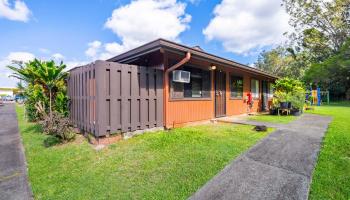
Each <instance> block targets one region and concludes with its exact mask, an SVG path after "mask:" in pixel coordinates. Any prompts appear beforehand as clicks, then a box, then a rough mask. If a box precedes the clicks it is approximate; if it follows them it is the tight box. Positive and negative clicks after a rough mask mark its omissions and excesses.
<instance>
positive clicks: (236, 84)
mask: <svg viewBox="0 0 350 200" xmlns="http://www.w3.org/2000/svg"><path fill="white" fill-rule="evenodd" d="M230 88H231V97H232V98H242V97H243V77H238V76H231V79H230Z"/></svg>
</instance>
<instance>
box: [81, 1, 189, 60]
mask: <svg viewBox="0 0 350 200" xmlns="http://www.w3.org/2000/svg"><path fill="white" fill-rule="evenodd" d="M185 8H186V4H184V3H181V2H178V1H177V0H134V1H131V3H129V4H127V5H124V6H121V7H119V8H117V9H115V10H114V11H113V13H112V16H111V17H109V18H108V19H107V21H106V23H105V27H106V28H109V29H111V30H112V31H113V32H114V33H115V34H116V35H117V36H118V37H119V38H120V39H121V43H120V44H119V43H107V44H105V45H104V49H105V52H101V55H102V56H103V57H106V56H107V55H108V53H112V54H113V55H112V56H115V55H116V54H119V53H122V52H123V51H127V50H129V49H131V48H134V47H137V46H140V45H142V44H144V43H146V42H150V41H152V40H155V39H158V38H164V39H169V40H175V41H176V40H179V39H178V37H179V35H180V33H182V32H183V31H185V30H186V29H188V28H189V25H188V24H189V22H190V21H191V16H190V15H188V14H186V13H185ZM90 44H91V43H90ZM90 48H91V47H90V46H89V49H90ZM97 48H98V49H100V48H101V45H99V46H98V47H97ZM89 49H88V50H87V52H86V54H87V55H89V56H90V57H93V56H96V54H95V53H96V52H97V51H94V50H92V49H90V50H89ZM95 49H96V48H95Z"/></svg>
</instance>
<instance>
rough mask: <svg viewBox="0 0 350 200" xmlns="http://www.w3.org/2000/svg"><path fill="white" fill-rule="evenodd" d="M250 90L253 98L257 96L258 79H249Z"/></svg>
mask: <svg viewBox="0 0 350 200" xmlns="http://www.w3.org/2000/svg"><path fill="white" fill-rule="evenodd" d="M250 92H251V93H252V95H253V97H254V98H259V81H258V80H255V79H251V81H250Z"/></svg>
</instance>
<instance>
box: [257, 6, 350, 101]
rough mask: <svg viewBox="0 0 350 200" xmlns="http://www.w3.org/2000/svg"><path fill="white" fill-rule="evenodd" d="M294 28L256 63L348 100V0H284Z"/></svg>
mask: <svg viewBox="0 0 350 200" xmlns="http://www.w3.org/2000/svg"><path fill="white" fill-rule="evenodd" d="M283 6H284V7H285V9H286V11H287V13H288V14H289V15H290V21H289V24H290V25H291V26H292V27H293V28H294V30H293V32H287V33H286V36H287V37H288V41H287V42H286V43H285V44H283V45H280V46H278V47H276V48H274V49H272V50H270V51H264V52H262V53H261V54H260V55H259V58H258V60H257V62H256V63H255V66H256V67H257V68H259V69H262V70H265V71H268V72H271V73H273V74H276V75H278V76H280V77H290V78H295V79H299V80H301V81H303V82H304V83H305V85H310V84H311V85H313V86H319V87H321V88H322V89H323V90H329V91H330V94H331V96H332V97H334V98H338V99H339V98H340V99H345V98H346V99H348V100H350V80H349V79H350V0H333V1H324V0H312V1H305V0H283Z"/></svg>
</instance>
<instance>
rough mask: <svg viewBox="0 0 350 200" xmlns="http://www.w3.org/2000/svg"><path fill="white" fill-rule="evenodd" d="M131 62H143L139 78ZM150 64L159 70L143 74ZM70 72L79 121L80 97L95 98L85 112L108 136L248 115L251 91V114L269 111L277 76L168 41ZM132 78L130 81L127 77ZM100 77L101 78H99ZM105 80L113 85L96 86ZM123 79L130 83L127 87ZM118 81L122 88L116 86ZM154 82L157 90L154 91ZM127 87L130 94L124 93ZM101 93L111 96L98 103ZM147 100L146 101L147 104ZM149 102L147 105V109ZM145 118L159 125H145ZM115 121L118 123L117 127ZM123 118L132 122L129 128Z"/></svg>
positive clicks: (69, 82) (151, 43)
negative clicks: (115, 133) (272, 85)
mask: <svg viewBox="0 0 350 200" xmlns="http://www.w3.org/2000/svg"><path fill="white" fill-rule="evenodd" d="M114 63H118V65H117V64H115V65H114ZM102 66H106V67H105V69H102V68H104V67H102ZM113 66H115V67H113ZM130 66H138V68H137V69H136V68H135V70H137V75H135V78H132V76H133V75H132V73H134V72H133V69H132V67H130ZM140 66H142V68H140ZM126 68H127V69H128V70H129V71H127V72H125V73H124V72H123V70H125V69H126ZM129 68H130V69H129ZM145 68H146V70H149V69H152V70H153V69H154V70H156V71H155V72H152V74H150V75H147V77H146V78H142V77H143V75H142V74H143V71H144V70H145ZM91 70H92V71H91ZM113 70H116V71H115V72H113ZM99 71H103V72H99ZM70 72H71V81H68V85H71V86H70V88H71V89H69V94H70V96H71V99H72V102H71V105H72V107H73V109H72V115H73V116H72V119H73V121H75V123H76V124H79V123H80V122H81V121H82V119H84V116H83V117H82V116H79V115H80V113H82V112H83V113H84V111H82V110H81V108H79V106H80V105H81V102H79V99H91V101H89V102H86V106H85V107H83V110H84V109H85V108H86V109H87V110H90V111H88V112H85V113H86V117H87V118H88V119H90V120H85V121H88V123H89V124H93V126H96V125H97V126H100V124H101V123H103V124H104V125H103V126H104V127H107V128H102V129H100V131H98V132H99V133H98V134H95V135H96V136H103V135H105V134H104V133H103V132H106V131H107V132H110V133H112V132H119V131H120V132H125V131H133V130H139V129H146V128H151V127H157V126H162V127H166V128H171V127H177V126H182V125H185V124H187V123H192V122H198V121H204V120H210V119H214V118H218V117H224V116H232V115H240V114H244V113H247V110H248V104H247V99H248V96H247V95H248V93H251V95H252V97H253V99H254V103H253V106H252V108H251V110H250V111H251V112H260V111H267V110H268V109H269V103H270V100H271V99H270V97H272V87H271V84H272V83H273V82H274V81H275V80H276V79H277V78H278V77H276V76H275V75H272V74H269V73H267V72H264V71H261V70H259V69H256V68H253V67H249V66H247V65H244V64H240V63H237V62H235V61H232V60H228V59H225V58H221V57H219V56H216V55H213V54H210V53H207V52H205V51H204V50H202V49H201V48H200V47H198V46H196V47H188V46H184V45H182V44H178V43H175V42H172V41H168V40H164V39H158V40H155V41H152V42H149V43H147V44H145V45H142V46H140V47H137V48H135V49H132V50H130V51H128V52H125V53H123V54H120V55H118V56H115V57H113V58H110V59H108V60H107V61H96V62H95V65H94V64H90V65H87V66H82V67H78V68H75V69H72V70H71V71H70ZM119 72H120V74H119V75H118V73H119ZM135 73H136V72H135ZM149 73H151V72H149ZM98 74H101V75H98ZM106 74H107V75H106ZM129 76H130V79H127V78H126V77H129ZM84 77H85V79H84ZM98 77H100V79H101V80H98ZM118 77H119V78H118ZM140 77H141V78H140ZM144 79H146V80H144ZM74 80H75V82H74ZM81 80H83V82H81ZM84 80H87V82H86V81H85V82H84ZM126 80H127V81H126ZM143 80H144V81H143ZM79 81H80V82H79ZM101 82H108V83H107V85H106V84H105V83H103V84H104V85H103V86H102V84H100V86H98V85H97V84H98V83H101ZM124 82H125V83H126V85H124V86H122V85H123V84H124ZM143 82H144V83H145V84H144V86H143V85H142V83H143ZM84 83H86V84H87V85H86V86H82V87H83V88H84V87H87V88H88V89H86V90H85V94H84V89H83V92H82V93H81V94H80V96H85V97H79V96H77V95H75V93H77V91H75V90H74V88H77V89H78V90H80V86H81V84H84ZM117 85H118V88H119V89H113V88H114V87H117ZM119 85H120V87H119ZM153 86H154V90H150V88H151V87H153ZM72 88H73V89H72ZM125 88H128V89H125ZM145 88H146V89H147V88H148V89H147V91H148V92H146V93H147V94H148V95H153V96H152V97H150V98H149V99H147V98H148V97H147V98H145V97H143V96H144V95H146V93H144V94H143V95H142V91H143V90H144V89H145ZM124 89H125V90H128V92H125V93H123V92H120V91H122V90H124ZM112 90H115V92H113V91H112ZM104 91H106V92H104ZM129 91H130V92H129ZM145 91H146V90H145ZM78 92H79V91H78ZM127 93H128V97H125V98H123V97H122V96H123V94H127ZM129 93H130V94H129ZM153 93H154V94H153ZM101 95H102V96H106V98H104V99H102V100H101V101H100V102H96V101H95V100H96V98H98V97H99V96H101ZM113 95H114V97H113ZM133 98H135V101H134V100H133ZM113 99H115V101H114V100H113ZM97 101H98V100H97ZM128 101H129V103H127V102H128ZM143 101H145V102H146V103H145V104H143V103H142V102H143ZM101 102H103V104H104V103H105V102H108V105H107V106H105V105H103V104H101ZM118 102H119V103H118ZM123 102H125V104H123ZM83 105H84V104H83ZM123 105H125V106H123ZM145 105H146V107H147V108H146V109H143V108H142V107H144V106H145ZM147 105H148V106H147ZM125 107H127V108H125ZM135 107H136V108H135ZM79 109H80V110H79ZM99 110H100V111H99ZM150 112H152V113H150ZM153 112H154V113H153ZM74 113H75V114H74ZM99 113H100V114H99ZM135 113H136V114H135ZM98 115H101V116H100V120H101V118H103V120H104V121H106V122H102V121H100V122H98V119H97V118H99V117H98ZM116 115H117V117H115V116H116ZM126 115H127V116H126ZM144 115H145V117H143V116H144ZM123 116H126V117H123ZM79 117H80V118H79ZM114 117H115V119H113V118H114ZM79 119H80V120H79ZM123 120H124V121H123ZM144 120H146V121H147V120H148V121H154V123H151V125H150V126H149V124H148V125H146V126H143V124H144V123H143V121H144ZM114 121H117V122H118V124H119V125H113V122H114ZM123 122H124V124H128V125H125V126H124V125H123ZM133 124H134V125H133ZM146 124H147V123H146ZM82 127H86V126H82ZM88 127H90V128H88V129H87V130H88V131H91V130H95V128H91V126H88ZM113 127H114V128H113ZM85 129H86V128H85Z"/></svg>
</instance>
